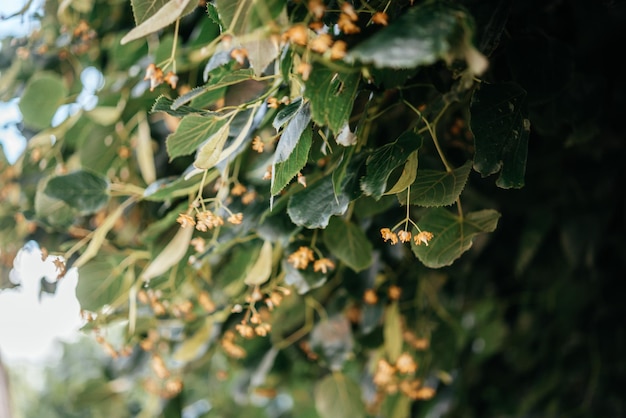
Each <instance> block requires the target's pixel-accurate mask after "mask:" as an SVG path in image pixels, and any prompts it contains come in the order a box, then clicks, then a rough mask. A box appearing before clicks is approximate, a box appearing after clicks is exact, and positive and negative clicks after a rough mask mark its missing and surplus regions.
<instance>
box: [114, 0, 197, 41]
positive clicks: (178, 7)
mask: <svg viewBox="0 0 626 418" xmlns="http://www.w3.org/2000/svg"><path fill="white" fill-rule="evenodd" d="M131 4H132V6H133V15H134V16H135V23H136V24H137V26H136V27H135V28H134V29H132V30H131V31H130V32H128V33H127V34H126V35H125V36H124V37H123V38H122V39H121V40H120V43H121V44H122V45H124V44H127V43H128V42H131V41H134V40H136V39H139V38H142V37H144V36H146V35H149V34H151V33H154V32H156V31H159V30H161V29H163V28H165V27H167V26H169V25H171V24H172V23H174V22H175V21H176V19H178V18H180V17H181V16H184V15H186V14H188V13H191V12H192V11H193V9H195V8H196V7H197V6H198V3H197V2H195V1H191V0H170V1H164V0H131Z"/></svg>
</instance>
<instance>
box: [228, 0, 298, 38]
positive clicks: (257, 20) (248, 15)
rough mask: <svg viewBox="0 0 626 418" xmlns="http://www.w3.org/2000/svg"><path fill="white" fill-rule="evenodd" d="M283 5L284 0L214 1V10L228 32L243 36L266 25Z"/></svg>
mask: <svg viewBox="0 0 626 418" xmlns="http://www.w3.org/2000/svg"><path fill="white" fill-rule="evenodd" d="M285 4H286V0H264V1H256V0H238V1H231V0H216V10H217V12H218V14H219V17H220V20H221V21H222V22H223V24H224V25H225V27H226V28H227V31H228V32H232V33H234V34H235V35H243V34H247V33H250V32H252V31H254V30H255V29H257V28H259V27H260V26H263V25H268V24H269V22H271V21H272V20H273V19H274V18H276V16H278V15H279V14H280V12H281V11H282V10H283V8H284V7H285Z"/></svg>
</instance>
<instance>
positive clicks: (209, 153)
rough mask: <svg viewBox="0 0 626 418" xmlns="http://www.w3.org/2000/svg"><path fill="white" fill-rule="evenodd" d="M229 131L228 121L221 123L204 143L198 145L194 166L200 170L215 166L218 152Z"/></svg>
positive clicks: (221, 148) (220, 151) (219, 152)
mask: <svg viewBox="0 0 626 418" xmlns="http://www.w3.org/2000/svg"><path fill="white" fill-rule="evenodd" d="M229 132H230V125H229V124H228V123H226V124H223V125H222V126H221V127H220V128H219V129H218V130H217V132H215V133H214V134H213V135H211V136H210V137H209V138H208V140H207V141H206V143H204V144H202V145H201V146H200V149H198V154H197V155H196V159H195V161H194V162H193V165H194V167H196V168H199V169H201V170H207V169H209V168H212V167H215V165H216V164H217V163H218V161H219V159H220V154H221V153H222V150H223V149H224V144H225V143H226V140H227V139H228V133H229Z"/></svg>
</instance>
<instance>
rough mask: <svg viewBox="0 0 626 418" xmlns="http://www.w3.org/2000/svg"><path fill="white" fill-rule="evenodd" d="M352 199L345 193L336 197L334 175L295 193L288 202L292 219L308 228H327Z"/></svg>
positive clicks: (288, 209) (288, 211) (343, 211)
mask: <svg viewBox="0 0 626 418" xmlns="http://www.w3.org/2000/svg"><path fill="white" fill-rule="evenodd" d="M348 203H350V200H349V199H348V197H347V196H346V195H344V194H340V195H339V196H337V197H335V193H334V190H333V182H332V176H331V175H329V176H326V177H324V178H322V179H321V180H319V181H317V182H315V183H313V184H312V185H311V186H309V187H307V188H306V189H304V190H302V191H300V192H298V193H295V194H294V195H293V196H291V198H290V199H289V203H288V204H287V213H288V214H289V217H290V218H291V221H292V222H293V223H294V224H296V225H299V226H304V227H306V228H310V229H314V228H326V226H327V225H328V221H329V219H330V217H331V216H333V215H342V214H343V213H345V211H346V209H348Z"/></svg>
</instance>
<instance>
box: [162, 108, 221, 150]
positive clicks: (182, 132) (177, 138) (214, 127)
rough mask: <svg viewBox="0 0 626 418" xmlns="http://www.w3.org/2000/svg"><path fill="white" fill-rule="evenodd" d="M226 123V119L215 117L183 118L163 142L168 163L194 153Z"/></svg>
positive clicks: (197, 116)
mask: <svg viewBox="0 0 626 418" xmlns="http://www.w3.org/2000/svg"><path fill="white" fill-rule="evenodd" d="M226 122H227V120H226V119H224V118H222V117H218V116H215V115H209V116H199V115H187V116H185V117H184V118H183V119H182V120H181V121H180V124H179V125H178V128H177V129H176V132H174V133H173V134H171V135H169V136H168V137H167V139H166V141H165V144H166V146H167V154H168V155H169V157H170V161H172V160H173V159H174V158H176V157H180V156H183V155H189V154H192V153H193V152H195V151H196V149H197V148H198V147H199V146H200V145H201V144H202V143H203V142H204V141H206V140H207V139H208V138H210V137H211V136H213V135H215V134H216V133H217V132H218V131H219V130H220V129H222V128H223V127H224V126H226Z"/></svg>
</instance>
